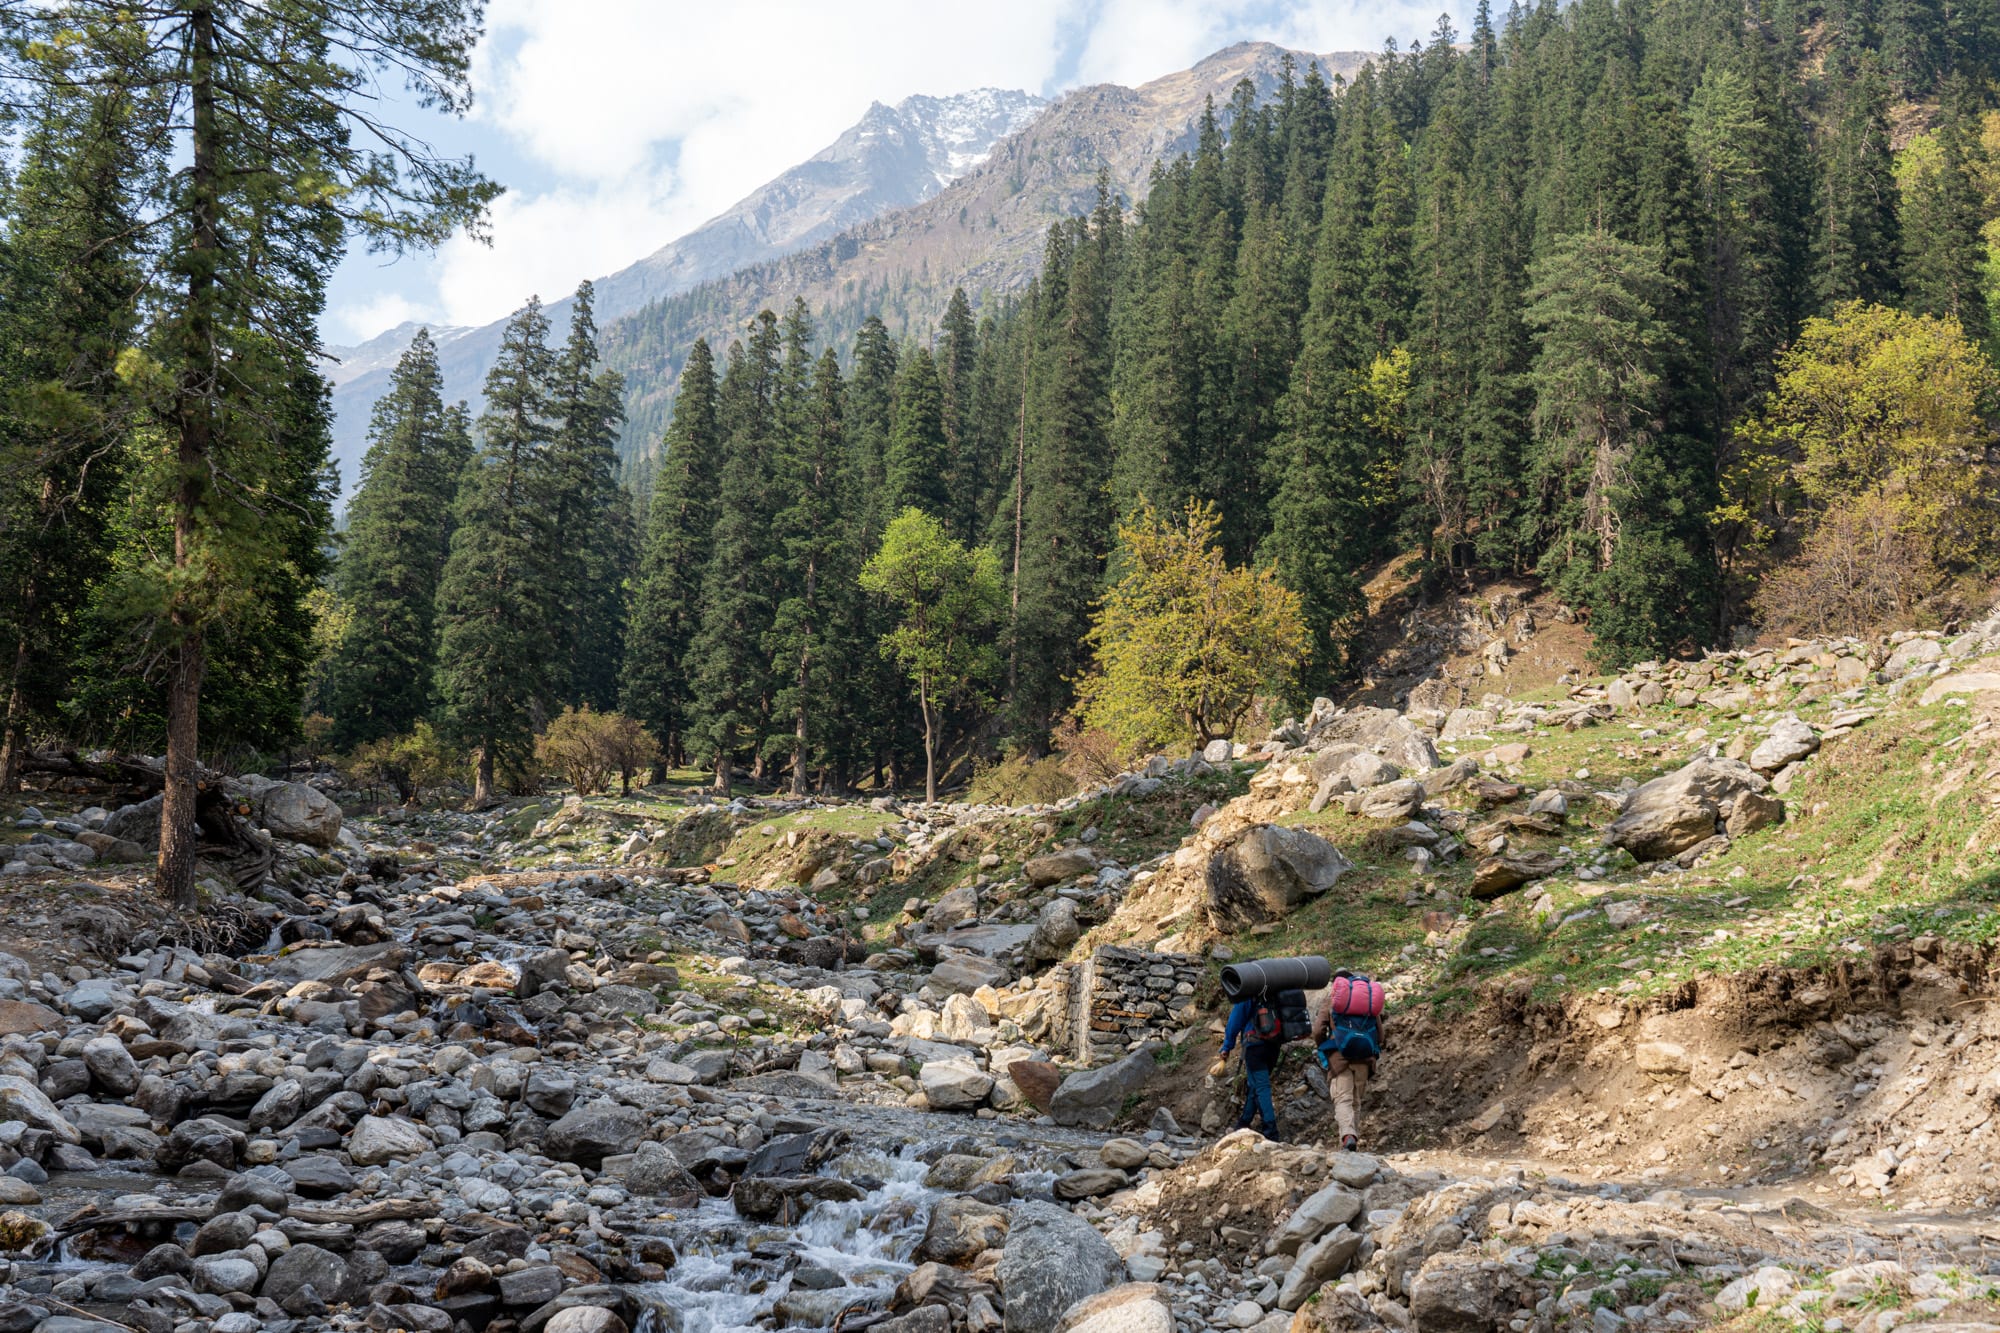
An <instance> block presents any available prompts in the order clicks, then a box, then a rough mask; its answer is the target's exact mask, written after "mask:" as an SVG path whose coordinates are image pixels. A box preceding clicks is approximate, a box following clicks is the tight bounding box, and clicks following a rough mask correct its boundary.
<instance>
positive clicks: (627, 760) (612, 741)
mask: <svg viewBox="0 0 2000 1333" xmlns="http://www.w3.org/2000/svg"><path fill="white" fill-rule="evenodd" d="M659 752H660V745H659V742H658V741H656V740H654V739H653V736H652V733H651V732H649V731H647V730H646V729H645V727H643V726H641V725H640V724H639V722H638V720H637V719H636V718H630V717H627V716H625V714H623V713H596V712H592V711H591V709H590V707H589V705H587V704H586V705H585V706H584V707H582V708H565V709H563V711H562V715H561V716H560V717H558V718H556V719H554V720H553V721H551V722H550V723H549V726H548V730H547V731H545V732H543V733H542V736H541V739H539V740H537V741H536V742H535V757H536V758H537V759H539V760H540V761H541V762H542V763H544V764H547V765H548V766H549V767H551V768H554V769H555V770H556V771H558V772H560V773H561V774H562V775H563V777H564V778H566V779H567V780H568V781H569V784H570V785H571V786H572V787H575V788H576V790H577V792H578V794H580V795H584V796H588V795H591V794H592V793H594V792H599V791H602V790H603V789H604V787H605V784H606V783H607V782H608V781H609V780H610V777H611V775H612V774H613V773H616V774H617V775H618V792H619V794H620V795H621V796H622V795H625V794H627V793H629V792H630V791H631V790H632V775H633V774H634V773H636V772H638V771H639V770H640V769H642V768H644V767H646V765H648V764H650V763H651V762H652V760H653V756H654V755H656V754H658V753H659Z"/></svg>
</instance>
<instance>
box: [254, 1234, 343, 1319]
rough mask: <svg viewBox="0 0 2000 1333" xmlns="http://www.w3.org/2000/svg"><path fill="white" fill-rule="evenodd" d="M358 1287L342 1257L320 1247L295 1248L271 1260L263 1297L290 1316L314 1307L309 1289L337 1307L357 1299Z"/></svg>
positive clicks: (304, 1246)
mask: <svg viewBox="0 0 2000 1333" xmlns="http://www.w3.org/2000/svg"><path fill="white" fill-rule="evenodd" d="M357 1285H358V1284H357V1283H356V1282H355V1281H354V1276H353V1270H351V1269H350V1268H349V1267H348V1266H347V1261H346V1260H345V1259H342V1258H341V1257H340V1256H339V1255H337V1254H334V1253H333V1252H331V1251H329V1250H323V1249H321V1248H320V1247H319V1246H317V1245H293V1246H292V1247H291V1248H289V1249H287V1250H286V1251H285V1252H284V1253H283V1254H280V1255H279V1256H278V1257H277V1258H276V1259H273V1260H272V1261H271V1269H270V1271H269V1272H268V1273H266V1274H265V1275H264V1290H263V1294H264V1295H266V1296H268V1297H270V1298H271V1299H272V1300H274V1301H276V1302H277V1303H278V1308H280V1309H282V1310H285V1311H287V1312H288V1313H298V1314H306V1313H310V1312H311V1310H312V1308H313V1305H314V1302H313V1301H312V1300H311V1299H310V1297H308V1296H307V1294H306V1289H307V1288H309V1287H310V1288H311V1289H312V1291H313V1292H315V1293H317V1295H318V1296H319V1299H320V1300H321V1301H324V1302H325V1303H327V1304H328V1305H337V1304H339V1303H340V1302H342V1301H348V1300H352V1299H354V1297H355V1296H356V1295H357V1294H358V1293H357V1292H356V1291H355V1290H354V1288H355V1287H356V1286H357Z"/></svg>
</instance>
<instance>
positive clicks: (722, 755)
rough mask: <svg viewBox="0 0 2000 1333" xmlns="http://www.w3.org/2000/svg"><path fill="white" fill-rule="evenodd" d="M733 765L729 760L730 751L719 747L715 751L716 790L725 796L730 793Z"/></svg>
mask: <svg viewBox="0 0 2000 1333" xmlns="http://www.w3.org/2000/svg"><path fill="white" fill-rule="evenodd" d="M733 767H734V766H733V765H732V764H731V763H730V762H729V751H727V750H724V749H721V748H717V750H716V752H715V790H716V791H718V792H720V793H721V794H722V795H724V796H727V795H729V786H730V782H731V779H732V778H733V776H734V774H733V773H732V771H731V770H732V768H733Z"/></svg>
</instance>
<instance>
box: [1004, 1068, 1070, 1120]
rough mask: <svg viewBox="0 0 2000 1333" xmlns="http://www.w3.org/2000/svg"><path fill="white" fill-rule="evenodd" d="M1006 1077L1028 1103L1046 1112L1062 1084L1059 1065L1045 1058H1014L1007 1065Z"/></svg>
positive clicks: (1053, 1102)
mask: <svg viewBox="0 0 2000 1333" xmlns="http://www.w3.org/2000/svg"><path fill="white" fill-rule="evenodd" d="M1007 1077H1008V1078H1010V1079H1012V1080H1013V1083H1014V1086H1015V1087H1017V1088H1019V1089H1020V1090H1021V1095H1022V1096H1023V1097H1026V1098H1027V1099H1028V1104H1029V1105H1030V1106H1032V1107H1034V1108H1035V1109H1036V1110H1037V1111H1040V1112H1042V1113H1043V1114H1045V1115H1046V1114H1047V1113H1048V1112H1049V1110H1050V1108H1051V1107H1052V1106H1054V1104H1055V1095H1056V1090H1057V1089H1058V1088H1060V1087H1061V1086H1062V1081H1063V1072H1062V1069H1061V1067H1060V1066H1057V1065H1054V1064H1051V1063H1050V1062H1049V1061H1047V1060H1016V1061H1014V1062H1013V1063H1012V1064H1010V1065H1008V1066H1007Z"/></svg>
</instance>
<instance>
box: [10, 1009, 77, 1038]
mask: <svg viewBox="0 0 2000 1333" xmlns="http://www.w3.org/2000/svg"><path fill="white" fill-rule="evenodd" d="M63 1026H64V1024H63V1016H62V1015H61V1014H59V1013H57V1012H56V1011H55V1010H53V1009H51V1008H49V1007H48V1006H47V1005H45V1004H36V1003H35V1002H34V1001H33V1000H0V1037H23V1036H31V1035H33V1034H34V1033H37V1032H60V1031H61V1030H62V1029H63Z"/></svg>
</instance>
